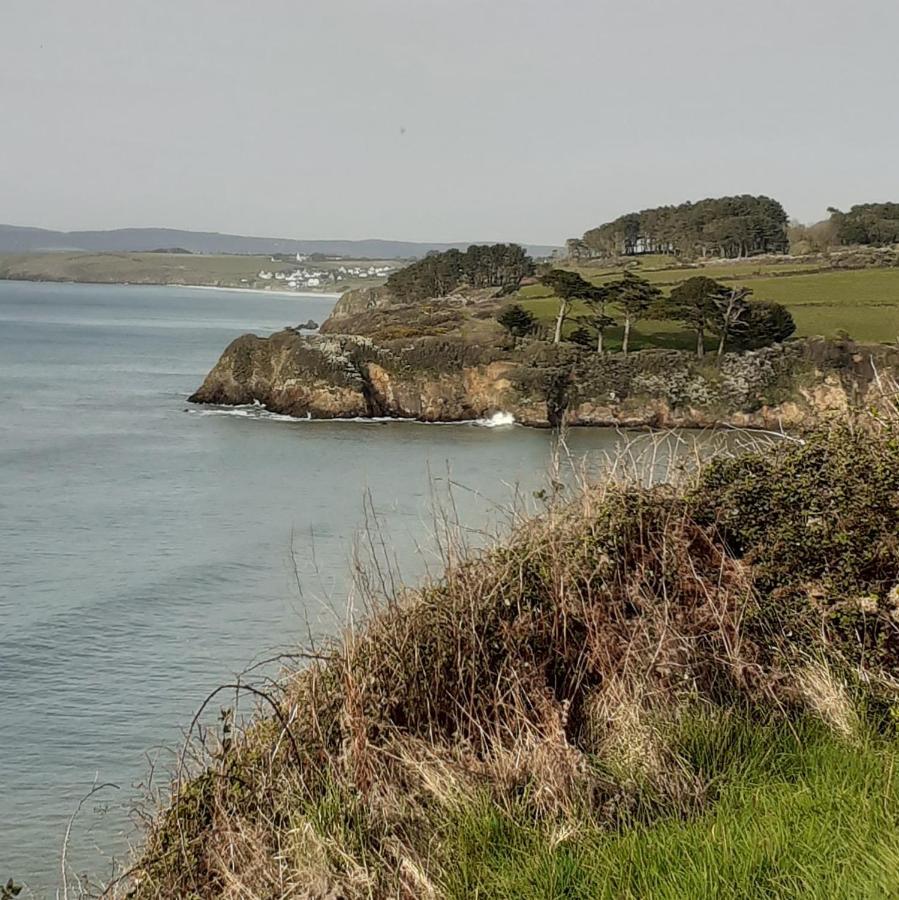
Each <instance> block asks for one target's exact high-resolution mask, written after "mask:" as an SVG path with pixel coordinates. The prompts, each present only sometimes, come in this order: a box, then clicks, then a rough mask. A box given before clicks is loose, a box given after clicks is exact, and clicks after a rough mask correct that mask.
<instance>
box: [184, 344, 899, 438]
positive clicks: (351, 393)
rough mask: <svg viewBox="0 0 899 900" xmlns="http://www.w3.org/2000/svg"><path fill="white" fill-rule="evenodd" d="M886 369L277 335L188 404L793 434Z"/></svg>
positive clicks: (757, 357) (224, 365)
mask: <svg viewBox="0 0 899 900" xmlns="http://www.w3.org/2000/svg"><path fill="white" fill-rule="evenodd" d="M875 357H877V358H876V359H875ZM885 369H886V370H890V369H891V370H893V371H895V370H899V352H897V351H892V350H891V348H877V349H871V348H862V347H858V346H856V345H853V344H851V343H850V342H838V341H823V340H804V341H791V342H789V343H787V344H784V345H782V346H775V347H770V348H765V349H763V350H758V351H754V352H751V353H743V354H726V355H725V356H724V357H723V359H722V360H721V362H720V366H719V365H716V364H715V363H714V362H712V361H708V362H702V361H700V360H697V359H696V358H695V357H693V356H692V354H689V353H685V352H680V351H670V350H645V351H640V352H636V353H631V354H629V355H628V356H626V357H625V356H623V355H621V354H612V355H609V356H605V357H600V356H598V355H596V354H592V353H584V352H581V351H578V350H576V349H573V348H570V347H560V346H555V345H549V344H544V343H539V342H534V343H532V344H529V345H528V346H526V347H522V348H511V349H503V348H484V347H479V346H475V345H471V344H468V343H466V342H464V341H460V340H454V339H446V338H444V339H441V338H435V337H429V338H423V339H420V340H418V341H416V342H414V343H410V342H409V341H405V342H402V341H399V342H398V341H389V342H384V343H376V342H374V341H373V340H371V339H370V338H367V337H364V336H359V335H315V336H306V335H298V334H296V333H295V332H294V331H292V330H285V331H281V332H278V333H276V334H273V335H271V336H270V337H267V338H265V337H257V336H256V335H243V336H242V337H240V338H238V339H237V340H235V341H234V342H232V343H231V345H230V346H229V347H228V348H227V349H226V350H225V352H224V353H223V354H222V356H221V358H220V359H219V361H218V363H217V364H216V365H215V367H214V368H213V369H212V371H211V372H210V373H209V375H208V376H207V377H206V379H205V380H204V382H203V384H202V385H201V386H200V388H199V389H198V390H197V391H196V392H195V393H194V394H193V395H192V396H191V397H190V401H191V402H193V403H202V404H217V405H243V404H250V403H258V404H261V405H262V406H264V407H265V408H266V409H268V410H270V411H271V412H276V413H280V414H286V415H292V416H296V417H299V418H310V417H311V418H315V419H333V418H354V417H363V418H368V417H370V418H375V417H377V418H381V417H392V418H399V419H417V420H420V421H424V422H460V421H468V420H471V419H481V418H489V417H490V416H492V415H494V414H497V413H507V414H510V415H512V416H514V418H515V421H516V422H518V423H520V424H523V425H529V426H533V427H542V428H546V427H554V426H558V425H561V424H565V425H571V426H580V425H592V426H626V427H635V426H652V427H688V428H696V427H699V428H704V427H710V426H715V425H732V426H736V427H747V428H780V427H783V428H789V429H802V428H805V427H811V426H812V425H814V424H815V423H818V422H820V421H821V419H822V418H824V417H827V416H828V415H834V414H841V413H845V412H846V411H847V410H848V409H851V408H853V407H859V406H863V405H866V404H870V402H871V392H872V390H873V389H874V385H875V381H876V378H875V375H876V373H877V372H878V371H883V370H885Z"/></svg>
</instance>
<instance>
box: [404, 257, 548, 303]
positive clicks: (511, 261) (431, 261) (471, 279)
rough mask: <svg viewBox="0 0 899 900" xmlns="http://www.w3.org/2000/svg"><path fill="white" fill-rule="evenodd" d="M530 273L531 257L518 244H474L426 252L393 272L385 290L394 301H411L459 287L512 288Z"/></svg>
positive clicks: (532, 265)
mask: <svg viewBox="0 0 899 900" xmlns="http://www.w3.org/2000/svg"><path fill="white" fill-rule="evenodd" d="M533 272H534V262H533V260H532V259H531V258H530V257H529V256H528V255H527V253H526V252H525V251H524V248H523V247H521V246H519V245H518V244H491V245H479V244H474V245H472V246H471V247H469V248H468V249H467V250H464V251H463V250H455V249H454V250H447V251H445V252H443V253H441V252H437V251H435V252H432V253H429V254H428V255H427V256H425V257H424V259H420V260H419V261H418V262H415V263H412V265H409V266H406V268H404V269H400V270H399V271H397V272H394V273H393V274H392V275H391V276H390V277H389V278H388V279H387V289H388V290H389V291H390V293H391V294H393V295H394V296H395V297H396V298H397V299H398V300H400V301H402V302H405V303H414V302H416V301H418V300H427V299H428V298H431V297H446V296H447V295H448V294H451V293H452V292H453V291H455V290H456V289H457V288H459V287H462V286H467V287H473V288H489V287H498V288H508V289H513V288H516V287H518V284H519V282H520V281H521V279H522V278H524V277H526V276H528V275H532V274H533Z"/></svg>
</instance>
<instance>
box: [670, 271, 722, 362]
mask: <svg viewBox="0 0 899 900" xmlns="http://www.w3.org/2000/svg"><path fill="white" fill-rule="evenodd" d="M726 290H727V288H725V286H724V285H722V284H720V283H719V282H717V281H715V279H714V278H707V277H706V276H705V275H697V276H695V277H694V278H688V279H687V280H686V281H683V282H681V283H680V284H679V285H677V286H676V287H675V288H673V289H672V291H671V293H670V294H669V296H668V297H666V298H665V299H664V300H661V301H660V302H659V303H658V304H657V306H656V309H657V314H658V315H659V316H660V317H662V318H665V319H673V320H675V321H677V322H682V323H683V324H684V325H686V326H687V328H689V329H690V330H691V331H693V332H694V333H695V334H696V355H697V356H698V357H700V358H701V357H702V355H703V354H704V353H705V333H706V331H709V330H711V327H712V323H713V322H714V321H715V318H716V316H717V315H718V305H717V303H716V301H717V300H719V299H720V298H721V296H722V293H723V292H724V291H726Z"/></svg>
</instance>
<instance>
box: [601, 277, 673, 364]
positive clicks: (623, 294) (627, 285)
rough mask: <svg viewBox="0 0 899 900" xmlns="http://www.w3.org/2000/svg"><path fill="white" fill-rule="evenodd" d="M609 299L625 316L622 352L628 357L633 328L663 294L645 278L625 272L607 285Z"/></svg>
mask: <svg viewBox="0 0 899 900" xmlns="http://www.w3.org/2000/svg"><path fill="white" fill-rule="evenodd" d="M606 289H607V299H608V300H611V301H613V302H614V303H615V304H616V306H618V307H619V308H620V309H621V312H622V314H623V315H624V337H623V338H622V341H621V352H622V353H624V354H625V355H627V351H628V347H629V344H630V336H631V326H632V325H633V324H634V322H636V321H638V320H639V319H642V318H643V316H645V315H646V313H647V312H648V311H649V309H650V308H651V307H652V306H653V305H654V304H655V303H657V302H658V300H659V298H660V297H661V295H662V292H661V291H660V290H659V289H658V288H657V287H654V286H653V285H651V284H650V283H649V282H648V281H647V280H646V279H645V278H641V277H640V276H639V275H634V274H633V273H632V272H625V273H624V275H623V277H622V278H620V279H619V280H618V281H613V282H612V283H611V284H609V285H606Z"/></svg>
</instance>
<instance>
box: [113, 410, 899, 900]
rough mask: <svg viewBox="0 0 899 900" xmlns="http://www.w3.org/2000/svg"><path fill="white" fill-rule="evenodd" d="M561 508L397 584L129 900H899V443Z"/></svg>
mask: <svg viewBox="0 0 899 900" xmlns="http://www.w3.org/2000/svg"><path fill="white" fill-rule="evenodd" d="M561 490H563V489H562V488H561V486H560V485H559V484H558V483H557V482H554V488H553V491H551V494H555V493H558V491H561ZM546 502H547V506H546V509H545V511H544V512H543V513H542V514H541V515H539V516H537V517H536V518H532V519H526V520H523V521H521V522H520V523H519V525H518V527H517V528H516V529H515V531H514V533H513V535H512V536H511V537H510V538H509V539H508V540H507V541H505V542H502V543H500V544H498V545H497V546H495V547H493V548H490V549H488V550H485V551H481V552H478V553H469V554H462V555H461V556H459V555H457V554H455V553H454V552H453V551H452V550H450V552H449V557H450V558H449V559H448V565H447V569H446V571H445V573H444V575H443V577H442V578H441V579H440V580H438V581H436V582H434V583H430V584H426V585H425V586H423V587H422V588H420V589H418V590H416V591H407V590H404V589H396V588H393V587H391V582H390V578H389V574H385V572H384V570H383V569H375V570H374V576H375V577H374V578H373V579H370V580H369V582H368V584H369V587H370V588H371V591H370V596H371V597H372V598H374V599H373V600H372V604H373V605H372V607H371V612H370V615H369V617H368V618H367V620H366V622H365V624H363V625H362V626H360V627H358V628H355V629H351V630H350V631H348V632H347V633H346V634H345V635H344V636H343V638H342V639H339V640H335V641H334V642H332V643H331V644H330V645H329V646H326V647H319V648H317V649H315V650H314V651H310V653H309V654H308V661H307V663H306V665H305V666H304V667H302V668H300V669H299V670H297V671H294V672H291V673H287V674H286V676H285V678H284V679H283V681H281V682H280V683H278V684H276V685H272V684H266V685H264V686H262V687H259V688H254V690H256V692H257V693H256V696H258V697H260V698H261V700H262V701H263V702H262V708H261V709H260V715H259V716H258V717H257V718H256V719H255V720H254V721H253V722H252V723H251V724H250V725H249V726H248V727H247V728H246V729H245V730H243V731H241V732H239V733H238V734H236V735H231V734H230V733H229V735H228V736H227V738H226V739H225V740H224V742H223V743H216V742H214V741H213V742H211V743H210V742H209V741H207V743H206V745H205V747H204V748H200V749H203V750H205V752H206V754H207V755H206V756H204V757H201V759H203V760H205V762H204V767H203V768H201V769H199V770H196V771H194V773H193V775H192V777H187V775H186V772H184V771H181V772H179V773H177V776H178V777H177V778H176V782H175V785H174V798H173V800H172V803H171V805H170V806H169V807H168V808H167V809H165V810H164V811H163V812H161V813H160V815H159V816H158V818H157V819H156V820H155V822H154V824H153V826H152V827H151V829H150V832H149V834H148V837H147V842H146V845H145V847H144V848H143V851H142V853H141V856H140V859H139V860H138V864H137V866H136V868H135V869H134V870H133V872H132V873H131V876H130V878H129V879H128V880H127V882H128V888H127V890H128V891H129V894H128V895H129V896H132V897H137V898H143V897H174V896H182V897H202V898H206V897H209V898H212V897H233V898H237V897H332V898H336V897H347V898H351V897H398V896H401V897H468V896H481V897H509V898H511V897H521V896H523V897H528V896H532V897H557V896H571V897H602V896H617V897H620V896H624V897H640V896H647V895H652V896H668V897H675V896H687V895H697V894H701V893H709V894H715V893H718V894H721V893H722V892H725V893H727V895H728V896H745V897H750V896H758V895H759V893H760V892H761V893H766V894H767V895H770V896H786V895H795V894H797V893H802V894H804V895H808V896H822V897H823V896H863V895H865V896H867V895H870V894H871V893H872V892H875V893H876V892H877V891H878V890H887V889H891V888H890V884H889V878H890V877H891V875H890V873H891V872H893V871H895V864H896V862H897V860H899V827H897V825H896V821H897V819H896V813H897V812H899V789H897V787H896V785H895V783H894V781H895V779H894V778H893V777H892V775H891V774H890V773H891V772H892V767H893V765H894V762H897V761H899V738H897V733H896V721H897V718H899V715H897V714H899V693H897V692H899V654H897V652H896V650H897V645H896V639H897V633H899V625H897V623H899V434H897V431H896V427H895V425H890V424H886V423H884V422H883V421H880V420H868V421H866V422H865V423H860V422H853V423H846V424H844V425H841V426H839V427H835V428H832V429H830V430H829V431H827V432H823V433H820V434H816V435H814V436H812V437H810V438H809V439H808V440H807V441H805V442H798V441H793V440H786V441H783V442H781V443H779V444H777V445H771V446H767V447H766V448H765V449H764V450H763V451H761V452H750V453H748V454H744V455H741V456H739V457H735V458H724V459H719V460H716V461H713V462H711V463H709V464H707V465H705V466H702V467H700V469H699V470H698V472H694V473H693V474H692V475H690V476H689V477H686V476H685V477H683V478H681V479H680V480H679V481H678V483H676V484H671V483H669V484H664V485H659V486H655V487H646V486H645V485H642V484H640V483H638V482H635V481H634V480H632V479H627V478H624V479H620V478H619V479H611V478H610V479H609V480H607V481H606V482H605V483H603V484H601V485H594V486H585V487H584V488H583V489H582V490H581V491H579V492H578V493H577V495H576V496H573V497H571V498H570V499H569V500H567V501H564V502H563V501H561V500H560V499H554V498H553V497H552V496H551V497H549V498H548V499H547V501H546ZM373 585H377V589H375V588H374V587H373ZM195 749H197V748H195ZM834 817H838V818H836V819H835V818H834ZM124 884H125V882H122V883H121V885H124ZM121 885H119V886H116V887H114V888H113V890H118V889H119V888H120V887H121ZM123 890H124V889H123Z"/></svg>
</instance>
